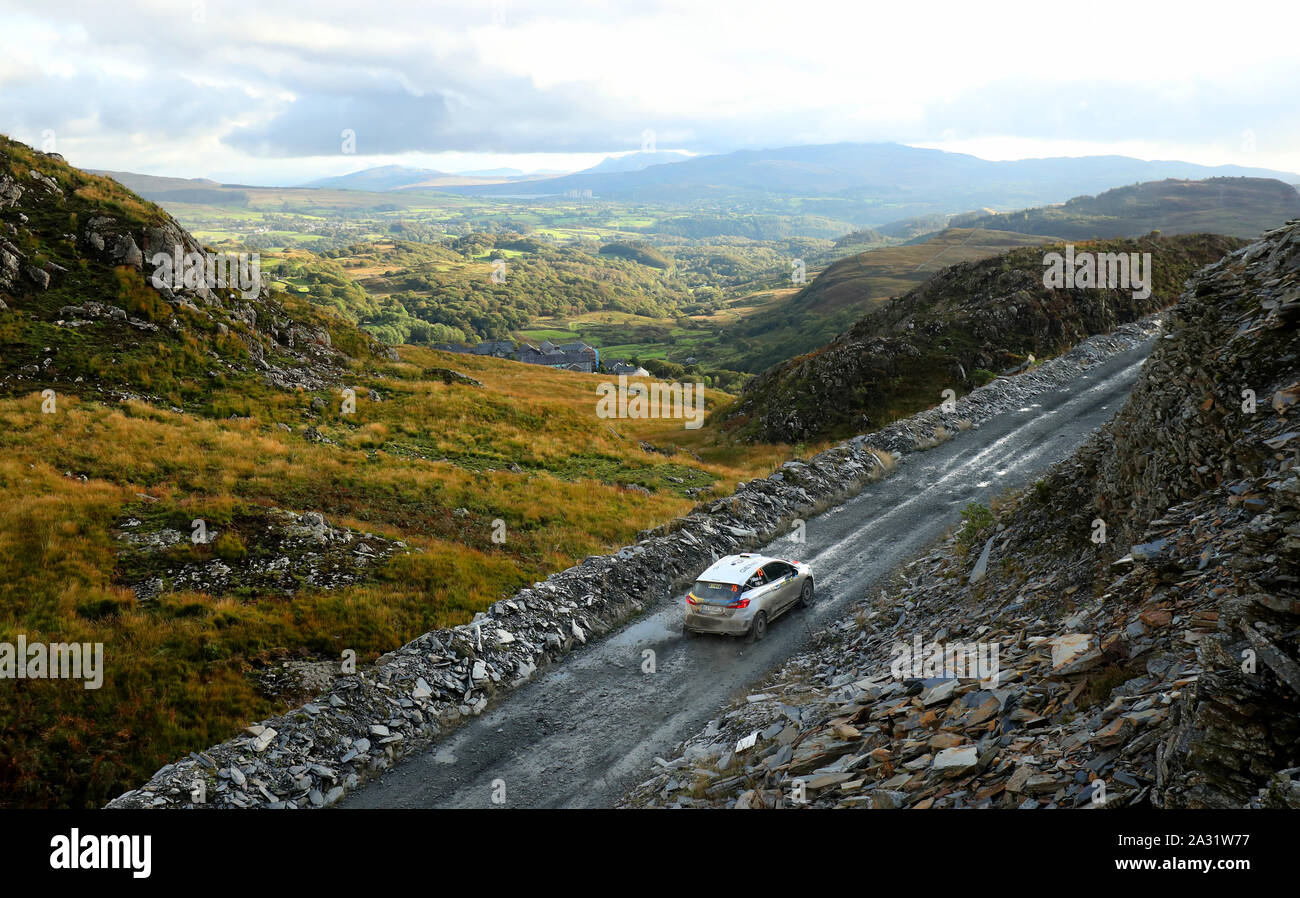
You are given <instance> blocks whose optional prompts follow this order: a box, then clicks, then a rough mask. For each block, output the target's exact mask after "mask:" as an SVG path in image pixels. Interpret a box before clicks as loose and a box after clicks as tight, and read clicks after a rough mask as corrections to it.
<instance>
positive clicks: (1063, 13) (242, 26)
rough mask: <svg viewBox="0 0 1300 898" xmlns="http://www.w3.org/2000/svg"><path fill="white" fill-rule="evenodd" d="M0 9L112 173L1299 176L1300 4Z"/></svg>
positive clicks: (44, 86)
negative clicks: (785, 160)
mask: <svg viewBox="0 0 1300 898" xmlns="http://www.w3.org/2000/svg"><path fill="white" fill-rule="evenodd" d="M0 10H6V11H5V12H4V13H3V16H4V22H5V27H4V30H3V32H2V33H0V131H3V132H6V133H10V134H12V135H13V136H15V137H18V138H19V139H35V138H36V136H37V135H39V134H40V133H41V131H42V130H44V129H46V128H52V129H54V130H55V131H56V132H57V133H58V134H59V138H60V145H61V149H62V150H63V151H64V152H65V155H69V158H71V159H72V161H74V162H77V163H78V164H82V165H87V166H93V167H104V168H129V169H135V170H148V171H160V172H161V171H163V170H164V169H166V170H167V171H168V173H173V174H189V175H205V174H212V173H215V172H218V171H222V172H232V173H240V175H241V179H243V180H248V181H256V180H264V181H265V180H268V179H273V178H282V177H284V176H285V175H286V173H292V172H295V171H299V172H300V171H303V170H304V167H307V168H312V169H314V170H316V171H318V172H319V173H338V172H342V171H347V170H351V168H353V167H355V163H356V162H357V157H352V158H344V157H342V155H341V154H339V153H338V152H337V150H338V145H339V137H338V134H339V131H340V130H341V129H342V128H343V127H351V128H353V129H354V130H356V131H357V133H358V149H359V154H361V155H365V156H366V157H367V158H370V157H372V156H373V157H375V158H386V159H399V160H400V159H404V158H408V159H409V160H414V159H435V158H436V159H444V160H445V159H447V158H451V157H449V156H448V154H461V155H463V154H471V155H470V156H469V158H471V159H482V160H489V159H491V160H495V161H492V162H488V161H484V162H483V164H481V165H479V164H475V163H473V162H470V163H469V164H467V165H465V166H463V167H468V168H485V167H496V166H501V165H511V166H513V167H520V168H526V167H529V166H527V165H523V164H520V165H516V164H514V163H512V162H510V161H509V160H511V159H515V158H519V159H522V158H525V157H526V156H528V155H529V154H531V155H532V156H534V157H536V156H537V154H551V155H549V156H547V158H552V159H561V158H566V159H571V160H574V161H576V160H580V159H587V158H599V157H600V156H601V155H603V154H607V153H613V152H619V151H626V150H629V149H635V148H638V147H639V145H640V141H641V134H642V132H643V131H644V130H646V129H651V130H653V131H654V132H655V135H656V139H657V143H658V145H659V146H660V147H667V146H681V147H683V148H685V149H689V150H693V151H701V152H718V151H726V150H730V149H737V148H742V147H761V146H766V147H771V146H780V145H787V144H794V143H813V142H831V141H841V140H896V141H901V142H908V143H919V144H926V145H934V146H943V147H945V148H965V149H968V150H970V151H972V152H976V154H978V155H985V154H988V153H995V154H999V155H1003V154H1007V153H1018V154H1023V155H1034V156H1041V155H1054V154H1059V153H1061V152H1064V151H1065V150H1069V149H1070V148H1076V149H1078V148H1087V149H1086V150H1085V151H1086V152H1101V153H1128V154H1132V155H1140V156H1143V157H1149V156H1151V155H1155V156H1163V157H1166V158H1182V159H1187V160H1189V161H1195V162H1207V163H1223V162H1234V163H1238V164H1242V165H1255V166H1270V167H1274V168H1282V169H1288V170H1292V171H1297V170H1300V118H1298V113H1297V106H1296V104H1295V102H1294V99H1293V96H1292V94H1293V90H1294V85H1295V84H1297V83H1300V58H1297V55H1296V54H1295V53H1294V49H1293V43H1294V34H1295V31H1296V28H1295V26H1296V25H1297V24H1300V14H1297V13H1296V11H1295V10H1294V8H1293V7H1286V8H1282V7H1278V6H1275V5H1273V4H1265V3H1258V2H1250V0H1247V2H1241V3H1237V4H1234V5H1233V7H1232V9H1231V19H1230V20H1226V19H1225V10H1224V7H1223V6H1222V4H1221V3H1213V4H1211V3H1207V2H1191V3H1182V4H1180V5H1179V6H1178V7H1176V8H1171V7H1168V6H1166V5H1142V4H1136V3H1132V2H1131V0H1123V2H1121V0H1097V2H1093V3H1090V4H1088V5H1086V6H1078V5H1074V6H1067V7H1064V8H1059V9H1058V8H1052V7H1045V6H1043V5H1042V4H1041V3H1040V2H1029V0H1009V2H998V3H995V4H972V3H967V4H955V3H950V4H924V5H917V4H883V3H874V4H868V3H860V2H859V3H849V2H844V0H801V2H800V3H798V4H790V3H789V2H788V0H781V2H777V0H745V2H732V0H719V2H709V3H700V2H698V0H662V2H653V0H645V2H643V0H631V2H626V0H625V2H596V0H559V2H554V0H537V2H523V0H505V2H495V0H494V2H483V0H439V2H438V3H437V4H436V5H434V6H424V5H420V6H415V5H411V4H409V3H404V2H396V0H373V2H368V3H366V4H355V3H352V2H347V3H344V2H339V0H321V2H316V3H312V4H310V5H303V4H301V3H289V2H274V0H262V2H245V0H209V2H206V3H205V4H204V11H205V16H204V19H203V21H195V19H194V16H193V15H192V14H191V12H192V4H191V3H189V2H182V0H176V2H163V0H120V2H117V3H114V4H111V5H87V4H83V3H73V2H66V0H50V2H44V3H42V4H41V5H40V6H39V7H33V6H30V5H28V4H24V3H22V2H21V0H20V2H13V0H0ZM1238 35H1242V37H1238ZM1244 35H1249V39H1248V40H1247V39H1245V38H1244ZM1247 131H1249V132H1251V133H1253V135H1254V138H1255V139H1254V144H1253V146H1254V149H1253V150H1252V149H1249V146H1250V142H1248V141H1246V140H1244V139H1243V138H1242V135H1243V133H1244V132H1247ZM981 149H982V152H981ZM307 160H311V161H310V162H308V161H307ZM176 165H179V166H182V167H183V168H182V170H180V171H177V170H176V169H175V168H173V166H176ZM317 166H320V168H319V169H316V167H317ZM557 167H567V166H557Z"/></svg>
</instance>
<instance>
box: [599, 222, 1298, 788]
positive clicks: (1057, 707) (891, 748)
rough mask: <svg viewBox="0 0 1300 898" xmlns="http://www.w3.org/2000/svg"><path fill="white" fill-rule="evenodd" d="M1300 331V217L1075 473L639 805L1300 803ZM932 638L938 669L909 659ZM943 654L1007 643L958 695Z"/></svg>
mask: <svg viewBox="0 0 1300 898" xmlns="http://www.w3.org/2000/svg"><path fill="white" fill-rule="evenodd" d="M1298 326H1300V222H1292V223H1290V224H1288V225H1287V226H1286V227H1284V228H1281V229H1279V230H1277V231H1273V232H1270V233H1268V234H1266V235H1265V237H1264V239H1262V240H1260V241H1259V242H1256V243H1254V244H1251V245H1249V246H1247V247H1245V248H1243V249H1242V250H1240V251H1237V252H1235V253H1233V254H1232V255H1230V256H1229V257H1227V258H1225V259H1224V260H1223V261H1221V262H1220V263H1218V264H1215V265H1213V266H1210V267H1209V268H1207V269H1205V270H1204V271H1203V272H1201V273H1200V274H1199V275H1198V276H1197V277H1196V278H1195V279H1194V280H1193V282H1192V283H1191V284H1190V285H1189V287H1188V289H1187V290H1186V291H1185V292H1184V293H1183V295H1182V297H1181V300H1180V302H1179V304H1178V306H1177V307H1176V308H1175V309H1174V310H1172V312H1171V314H1170V316H1169V319H1168V322H1167V325H1166V333H1165V334H1164V336H1163V338H1162V339H1161V340H1160V341H1158V343H1157V344H1156V348H1155V350H1154V351H1153V354H1152V356H1151V358H1150V360H1149V361H1148V363H1147V365H1146V366H1145V368H1144V371H1143V375H1142V378H1141V380H1140V382H1139V385H1138V387H1137V388H1136V390H1135V391H1134V393H1133V394H1132V396H1131V398H1130V399H1129V401H1128V403H1127V404H1126V405H1125V407H1124V409H1123V410H1122V411H1121V412H1120V413H1119V414H1118V415H1117V416H1116V418H1115V419H1114V420H1113V421H1112V422H1110V424H1108V425H1107V427H1105V428H1104V429H1103V430H1102V431H1100V432H1099V433H1098V434H1097V435H1096V436H1095V437H1094V438H1093V439H1091V440H1090V441H1089V443H1088V444H1086V445H1085V446H1084V447H1083V448H1082V449H1081V450H1080V451H1079V452H1078V453H1077V454H1076V455H1075V456H1074V457H1073V458H1071V459H1068V460H1066V461H1064V462H1062V463H1061V464H1060V465H1058V466H1057V468H1055V469H1054V470H1053V472H1052V473H1051V474H1050V475H1049V476H1048V477H1047V478H1045V479H1044V480H1042V481H1040V482H1039V483H1038V484H1035V486H1034V487H1032V488H1030V489H1028V490H1025V491H1023V492H1021V493H1019V494H1017V495H1014V496H1010V497H1007V498H1006V499H1005V501H1004V502H1002V503H1000V504H999V506H998V507H997V508H995V509H994V510H993V511H994V513H993V514H991V515H989V516H988V517H987V519H985V520H981V519H980V518H979V517H972V518H971V520H970V521H968V523H967V524H966V526H965V527H964V528H963V529H962V530H960V531H959V532H956V533H954V534H953V535H952V536H951V537H950V538H949V539H947V540H946V541H944V542H943V543H942V544H940V545H938V546H936V547H935V548H934V549H933V550H932V551H930V552H929V553H928V554H926V555H925V556H923V557H921V558H919V559H917V560H916V561H914V562H912V563H911V564H909V565H908V566H907V567H906V568H904V569H903V570H902V571H900V572H899V573H898V574H897V577H896V579H895V580H894V582H893V583H891V584H890V585H889V586H888V588H886V589H884V590H882V592H881V593H880V594H879V595H878V596H871V597H868V598H867V599H866V600H865V601H864V602H862V603H861V604H860V605H859V606H858V608H857V609H856V610H855V612H854V613H853V614H852V615H851V616H850V617H848V618H846V619H844V620H841V621H840V622H839V623H838V624H837V625H836V626H834V627H832V628H829V629H828V630H827V631H826V632H824V633H823V634H821V636H820V639H819V644H818V646H817V647H816V648H815V649H814V650H811V651H809V652H808V653H805V654H802V655H800V656H798V657H796V658H794V659H792V660H791V661H790V662H789V663H788V664H787V665H785V667H784V668H783V669H782V670H780V671H779V672H778V673H777V674H775V675H774V676H773V677H772V678H771V680H770V681H769V682H768V683H767V684H766V685H765V686H763V687H762V689H761V691H759V692H756V693H755V694H752V695H750V696H748V697H747V699H745V700H744V701H741V702H737V703H736V704H734V705H733V706H732V707H731V708H729V709H728V710H727V711H726V712H725V713H724V714H723V715H721V716H720V717H719V718H718V719H717V720H715V721H713V722H712V723H710V725H709V726H708V728H707V729H706V730H705V731H704V732H702V733H700V734H699V735H698V736H696V737H694V738H692V739H690V740H688V741H687V742H686V743H685V744H683V745H681V746H680V747H679V749H680V750H679V752H678V753H677V754H676V755H675V756H674V757H673V758H672V759H671V760H670V759H659V760H658V761H657V762H656V769H655V770H654V771H653V775H652V776H651V777H650V778H649V779H648V780H646V781H645V782H644V783H642V784H641V785H640V786H639V787H638V788H636V789H635V790H633V791H632V792H631V793H630V794H629V795H628V796H627V797H626V799H625V800H624V802H623V804H624V805H626V806H632V807H647V806H670V807H678V806H686V807H698V806H723V807H744V808H758V807H796V806H798V807H803V806H815V807H869V808H900V807H906V808H931V807H1011V808H1016V807H1019V808H1035V807H1125V806H1154V807H1160V808H1204V807H1291V808H1295V807H1300V589H1298V588H1297V576H1298V575H1300V479H1298V478H1297V473H1298V472H1300V426H1298V422H1297V415H1298V414H1300V409H1298V407H1297V403H1298V402H1300V327H1298ZM918 642H919V643H920V645H921V646H922V651H921V656H922V659H923V663H922V664H921V665H920V668H919V669H917V668H916V667H913V666H912V664H911V663H910V661H909V662H908V663H897V662H900V661H903V660H904V656H903V654H902V648H903V647H904V646H906V647H910V648H912V649H913V654H915V648H916V646H917V643H918ZM932 644H933V645H934V646H935V647H937V648H944V647H947V648H952V647H954V646H956V645H961V646H964V647H967V648H968V649H969V648H970V647H972V646H976V647H978V646H983V647H985V648H986V649H990V650H991V648H992V647H994V646H996V649H997V659H998V661H997V665H996V667H997V673H996V675H995V676H987V677H985V678H984V679H978V678H977V677H978V675H979V674H981V673H992V671H990V670H976V671H974V672H973V673H974V674H975V676H970V675H969V674H971V673H972V672H971V671H969V670H967V671H965V673H966V674H967V676H962V675H960V674H962V673H963V672H962V671H955V670H953V669H952V668H951V667H949V668H945V667H944V666H943V665H942V664H941V663H938V662H937V661H936V660H935V659H936V658H937V657H938V656H937V655H936V654H935V653H933V652H932V651H931V650H930V647H931V645H932ZM988 656H989V652H986V654H985V657H986V658H987V657H988ZM896 663H897V666H896ZM746 737H750V739H752V742H750V744H746V742H748V741H749V740H748V739H746ZM742 739H745V740H746V742H742V741H741V740H742Z"/></svg>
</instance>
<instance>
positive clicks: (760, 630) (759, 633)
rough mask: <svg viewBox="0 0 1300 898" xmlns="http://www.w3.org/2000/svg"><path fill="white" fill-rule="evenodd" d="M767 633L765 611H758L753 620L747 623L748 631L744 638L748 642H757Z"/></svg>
mask: <svg viewBox="0 0 1300 898" xmlns="http://www.w3.org/2000/svg"><path fill="white" fill-rule="evenodd" d="M766 635H767V612H765V611H760V612H758V616H756V617H755V618H754V622H753V623H752V624H750V625H749V633H748V634H747V635H746V638H747V639H748V640H749V641H750V642H758V641H759V640H760V639H762V638H763V637H764V636H766Z"/></svg>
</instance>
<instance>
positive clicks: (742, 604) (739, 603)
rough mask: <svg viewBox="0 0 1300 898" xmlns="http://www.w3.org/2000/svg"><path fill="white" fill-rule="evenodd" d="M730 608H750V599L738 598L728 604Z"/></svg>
mask: <svg viewBox="0 0 1300 898" xmlns="http://www.w3.org/2000/svg"><path fill="white" fill-rule="evenodd" d="M727 607H728V608H748V607H749V599H737V600H736V601H734V602H732V603H731V604H730V605H728V606H727Z"/></svg>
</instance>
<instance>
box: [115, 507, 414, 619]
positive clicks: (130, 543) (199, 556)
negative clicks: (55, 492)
mask: <svg viewBox="0 0 1300 898" xmlns="http://www.w3.org/2000/svg"><path fill="white" fill-rule="evenodd" d="M234 523H235V524H236V525H237V530H236V529H232V528H230V527H227V526H225V525H221V526H217V525H214V526H212V527H207V526H205V527H204V528H203V530H202V531H201V532H200V533H198V535H197V540H198V541H197V542H196V534H195V532H194V531H192V530H190V529H186V530H184V532H182V531H181V530H179V529H177V528H175V527H168V526H163V525H162V524H157V525H155V526H149V525H146V524H144V523H143V522H141V521H140V520H139V519H137V518H134V517H130V518H127V519H126V520H124V521H122V522H121V523H120V524H119V525H118V528H117V538H118V541H119V543H120V544H121V546H122V550H121V553H120V562H119V569H120V570H122V571H123V573H124V574H125V579H126V585H128V586H130V587H131V588H132V590H133V591H134V592H135V594H136V597H137V598H138V599H140V600H142V601H150V600H153V599H156V598H157V597H158V595H159V594H160V593H161V592H164V591H192V592H203V593H207V594H209V595H214V596H217V595H225V594H227V593H229V592H231V591H232V590H236V589H240V590H243V589H252V590H256V591H257V592H260V593H268V594H273V593H278V594H281V595H286V596H290V595H293V594H294V593H296V592H298V591H299V590H300V589H303V588H305V587H313V588H316V589H338V588H339V587H342V586H347V585H348V584H351V583H356V582H358V581H361V580H364V579H366V578H368V577H370V576H371V575H372V574H373V570H374V568H376V567H378V566H379V565H380V564H382V563H383V562H384V561H386V560H387V559H388V558H389V557H390V556H392V555H393V554H395V553H398V552H404V551H407V546H406V544H405V543H404V542H402V541H401V540H390V539H385V538H384V537H381V536H376V535H375V534H373V533H358V532H356V531H353V530H351V529H349V528H347V527H336V526H333V525H331V524H330V523H329V522H328V521H327V520H326V519H325V517H324V516H323V515H321V514H320V513H318V512H306V513H304V514H297V513H296V512H293V511H289V510H286V509H279V508H271V509H266V510H261V509H258V510H255V511H252V512H249V513H245V514H241V515H239V516H238V518H237V520H236V521H235V522H234ZM227 531H230V532H232V533H234V532H237V533H238V534H239V537H238V542H237V543H231V544H230V545H231V546H232V547H237V550H238V551H230V550H224V549H223V541H222V537H223V534H225V533H226V532H227Z"/></svg>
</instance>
